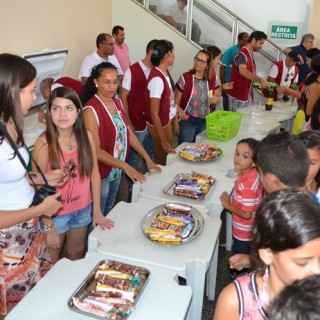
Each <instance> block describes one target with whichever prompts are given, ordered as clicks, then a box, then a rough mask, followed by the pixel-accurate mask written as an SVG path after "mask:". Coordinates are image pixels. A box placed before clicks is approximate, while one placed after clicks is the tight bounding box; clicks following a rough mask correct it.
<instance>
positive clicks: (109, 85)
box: [103, 80, 120, 87]
mask: <svg viewBox="0 0 320 320" xmlns="http://www.w3.org/2000/svg"><path fill="white" fill-rule="evenodd" d="M103 83H104V84H105V85H106V86H107V87H112V86H118V85H119V84H120V81H119V80H114V81H110V80H106V81H103Z"/></svg>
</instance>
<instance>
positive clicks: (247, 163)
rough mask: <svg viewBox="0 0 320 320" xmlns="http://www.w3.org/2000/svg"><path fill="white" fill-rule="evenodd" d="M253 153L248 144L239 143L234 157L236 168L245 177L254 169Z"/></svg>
mask: <svg viewBox="0 0 320 320" xmlns="http://www.w3.org/2000/svg"><path fill="white" fill-rule="evenodd" d="M252 157H253V153H252V150H251V149H250V147H249V145H248V144H247V143H239V144H238V145H237V148H236V152H235V155H234V159H233V161H234V167H235V169H236V170H238V172H239V173H240V174H241V175H243V174H245V173H246V172H248V171H250V170H251V169H252V168H253V167H254V162H253V160H252Z"/></svg>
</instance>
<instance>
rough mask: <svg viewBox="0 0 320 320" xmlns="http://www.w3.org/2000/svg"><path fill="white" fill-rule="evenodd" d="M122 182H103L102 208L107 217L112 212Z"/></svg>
mask: <svg viewBox="0 0 320 320" xmlns="http://www.w3.org/2000/svg"><path fill="white" fill-rule="evenodd" d="M120 180H121V179H118V180H114V181H111V182H108V181H107V180H102V181H101V199H100V206H101V212H102V213H103V215H104V216H105V217H106V216H107V214H108V213H109V212H110V211H111V210H112V208H113V206H114V202H115V201H116V196H117V193H118V190H119V187H120Z"/></svg>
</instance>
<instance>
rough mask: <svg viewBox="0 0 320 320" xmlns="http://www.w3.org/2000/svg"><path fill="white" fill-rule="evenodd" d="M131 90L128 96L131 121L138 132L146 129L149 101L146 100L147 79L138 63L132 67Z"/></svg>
mask: <svg viewBox="0 0 320 320" xmlns="http://www.w3.org/2000/svg"><path fill="white" fill-rule="evenodd" d="M130 71H131V89H130V92H129V95H128V107H129V117H130V120H131V122H132V124H133V126H134V128H135V130H137V131H143V130H144V129H145V128H146V119H145V113H144V111H145V109H146V105H148V103H149V101H148V100H146V94H145V92H146V87H147V79H146V76H145V74H144V72H143V70H142V68H141V66H140V64H139V63H138V62H136V63H134V64H133V65H132V66H130Z"/></svg>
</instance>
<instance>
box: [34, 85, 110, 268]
mask: <svg viewBox="0 0 320 320" xmlns="http://www.w3.org/2000/svg"><path fill="white" fill-rule="evenodd" d="M47 108H48V112H47V118H46V125H47V130H46V131H45V132H44V133H43V134H42V135H41V136H40V137H39V138H38V139H37V141H36V143H35V145H34V149H33V157H34V158H35V159H36V161H37V163H38V164H39V166H40V168H41V170H42V171H49V170H51V169H56V168H64V170H65V171H64V172H65V175H67V174H68V175H69V177H68V181H67V182H66V183H65V184H64V185H63V186H62V187H61V188H60V189H58V191H59V192H60V193H61V198H62V204H63V206H62V208H61V209H60V210H59V211H58V213H57V214H56V215H55V216H54V217H53V218H52V220H50V219H48V218H43V219H42V221H40V227H41V231H42V233H43V234H44V238H45V240H46V244H47V247H48V251H49V253H50V257H51V259H52V262H53V263H55V262H57V261H58V260H59V258H60V254H61V250H62V248H63V245H64V241H65V240H66V249H67V257H68V258H69V259H71V260H76V259H80V258H82V257H83V255H84V251H85V242H86V237H87V229H88V225H89V224H90V222H91V220H93V225H94V227H95V226H96V225H100V226H101V227H102V228H104V227H106V228H111V227H112V226H113V221H112V220H110V219H107V218H105V217H104V216H103V214H102V212H101V209H100V182H101V180H100V174H99V170H98V162H97V157H96V150H95V144H94V140H93V137H92V134H91V133H90V132H88V131H87V130H86V129H85V126H84V120H83V111H82V105H81V102H80V99H79V97H78V95H77V93H76V92H75V91H74V90H72V89H70V88H67V87H58V88H56V89H54V90H53V91H52V93H51V95H50V97H49V99H48V106H47ZM34 170H35V171H36V170H37V168H34Z"/></svg>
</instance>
